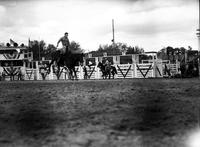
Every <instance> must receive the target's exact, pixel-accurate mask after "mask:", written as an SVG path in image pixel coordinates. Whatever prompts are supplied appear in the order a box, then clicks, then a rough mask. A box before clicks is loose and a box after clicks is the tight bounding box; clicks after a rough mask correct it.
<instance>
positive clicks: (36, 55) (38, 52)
mask: <svg viewBox="0 0 200 147" xmlns="http://www.w3.org/2000/svg"><path fill="white" fill-rule="evenodd" d="M45 45H46V43H45V42H44V41H43V40H41V41H38V40H34V41H30V46H29V49H30V51H32V52H33V60H41V58H42V57H44V55H45V53H44V49H45Z"/></svg>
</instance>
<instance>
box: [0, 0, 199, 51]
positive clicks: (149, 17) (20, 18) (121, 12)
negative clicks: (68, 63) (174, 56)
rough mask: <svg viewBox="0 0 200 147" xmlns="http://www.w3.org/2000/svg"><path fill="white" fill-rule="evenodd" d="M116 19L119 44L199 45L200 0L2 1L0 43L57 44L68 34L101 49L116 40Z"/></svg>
mask: <svg viewBox="0 0 200 147" xmlns="http://www.w3.org/2000/svg"><path fill="white" fill-rule="evenodd" d="M112 19H114V28H115V42H121V43H126V44H127V45H130V46H139V47H142V48H144V50H145V51H159V50H160V49H162V48H164V47H167V46H172V47H185V48H188V46H191V47H192V48H193V49H198V41H197V36H196V33H197V32H196V29H197V28H198V25H199V24H198V22H199V19H198V0H167V1H166V0H0V42H4V43H7V42H9V40H10V38H11V39H12V40H14V41H16V42H17V43H18V44H21V43H24V44H28V39H29V38H30V40H44V41H45V42H46V44H54V45H56V44H57V41H58V40H59V39H60V37H62V36H63V35H64V33H65V32H68V33H69V40H70V41H75V42H78V43H79V44H80V46H81V48H83V49H84V50H85V51H92V50H97V49H98V47H99V45H105V44H111V43H112V42H111V40H112ZM59 47H61V44H60V46H59Z"/></svg>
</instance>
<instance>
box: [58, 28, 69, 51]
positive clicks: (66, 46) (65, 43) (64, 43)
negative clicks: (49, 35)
mask: <svg viewBox="0 0 200 147" xmlns="http://www.w3.org/2000/svg"><path fill="white" fill-rule="evenodd" d="M60 42H61V43H62V46H63V47H62V48H61V49H58V45H59V43H60ZM69 46H70V42H69V39H68V33H67V32H65V34H64V36H63V37H61V38H60V39H59V40H58V42H57V46H56V47H57V50H60V52H61V54H64V53H66V51H68V50H69Z"/></svg>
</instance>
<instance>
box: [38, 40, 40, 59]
mask: <svg viewBox="0 0 200 147" xmlns="http://www.w3.org/2000/svg"><path fill="white" fill-rule="evenodd" d="M38 45H39V61H40V39H39V42H38Z"/></svg>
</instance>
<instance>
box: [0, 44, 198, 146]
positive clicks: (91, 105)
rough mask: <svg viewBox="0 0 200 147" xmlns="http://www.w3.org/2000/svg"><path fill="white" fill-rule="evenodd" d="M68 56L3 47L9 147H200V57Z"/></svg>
mask: <svg viewBox="0 0 200 147" xmlns="http://www.w3.org/2000/svg"><path fill="white" fill-rule="evenodd" d="M55 53H58V52H57V51H55ZM68 57H69V58H67V59H66V60H64V61H65V62H63V63H64V64H63V65H64V66H63V65H61V64H58V63H59V62H56V60H54V58H53V56H52V60H46V59H45V58H44V57H42V58H41V60H34V58H33V52H32V51H31V50H30V47H29V46H25V45H20V46H18V45H16V44H13V45H12V44H11V45H8V44H7V45H6V46H1V47H0V130H1V131H0V146H1V147H200V142H199V138H200V99H199V98H200V89H199V87H200V82H199V54H198V51H196V50H187V51H186V52H184V54H183V53H180V54H179V53H177V54H174V55H172V54H171V55H170V56H169V57H168V58H167V59H168V60H162V59H161V58H159V56H158V52H144V53H141V54H126V53H125V52H122V53H121V55H112V56H110V55H109V54H107V53H106V52H104V53H102V56H95V55H93V54H91V53H87V54H83V53H79V54H70V55H69V56H68ZM39 59H40V58H39ZM68 59H69V60H68ZM76 59H77V60H76ZM59 61H61V58H59ZM68 61H69V62H68ZM74 61H78V62H74ZM72 62H74V64H71V63H72ZM107 70H108V72H105V71H107ZM74 71H75V72H74ZM74 79H75V80H74Z"/></svg>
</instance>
